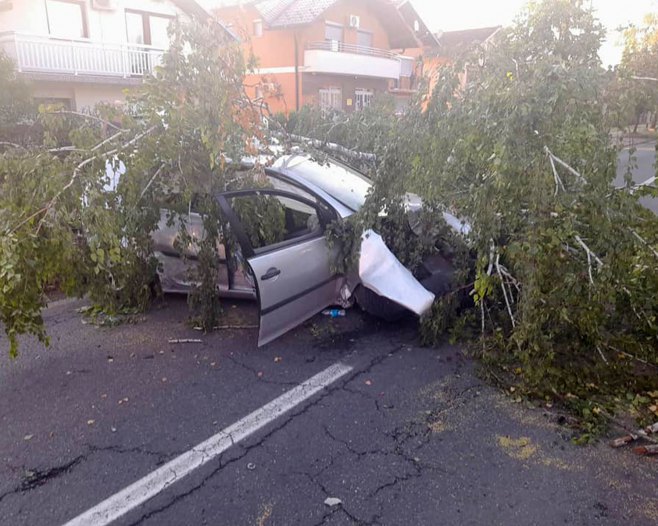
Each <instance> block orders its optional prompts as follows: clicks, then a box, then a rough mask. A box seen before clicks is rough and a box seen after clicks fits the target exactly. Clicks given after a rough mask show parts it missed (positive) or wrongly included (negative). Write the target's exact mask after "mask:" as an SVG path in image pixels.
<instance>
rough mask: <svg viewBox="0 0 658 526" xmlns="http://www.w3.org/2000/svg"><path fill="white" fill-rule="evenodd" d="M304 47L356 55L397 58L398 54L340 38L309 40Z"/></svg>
mask: <svg viewBox="0 0 658 526" xmlns="http://www.w3.org/2000/svg"><path fill="white" fill-rule="evenodd" d="M306 49H309V50H310V49H319V50H323V51H335V52H337V53H353V54H356V55H369V56H371V57H380V58H388V59H391V60H398V58H399V55H398V54H397V53H394V52H393V51H389V50H387V49H379V48H376V47H368V46H358V45H356V44H346V43H345V42H341V41H340V40H324V41H322V42H309V43H308V44H306Z"/></svg>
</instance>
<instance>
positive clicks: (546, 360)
mask: <svg viewBox="0 0 658 526" xmlns="http://www.w3.org/2000/svg"><path fill="white" fill-rule="evenodd" d="M584 4H585V3H584V2H582V1H580V0H573V1H570V0H544V1H543V2H535V3H532V4H530V5H529V7H528V8H527V9H526V10H525V11H524V12H523V13H521V14H520V15H519V18H518V20H517V22H516V23H515V24H514V25H513V26H512V27H510V28H507V29H505V30H503V31H502V32H501V33H499V34H498V35H497V37H496V40H495V44H494V45H491V46H487V47H486V48H481V49H474V50H471V51H472V53H470V54H469V53H466V54H465V55H463V56H461V57H456V58H455V62H454V64H453V65H452V66H446V67H444V68H442V69H440V70H439V71H438V72H437V73H436V75H437V76H436V78H435V79H433V82H431V83H429V85H428V86H426V88H425V89H424V90H421V92H420V93H419V94H418V96H417V99H416V100H415V101H414V102H413V104H412V105H411V106H410V107H409V109H408V110H407V111H406V112H405V113H404V114H403V115H397V116H396V115H394V107H393V103H392V101H391V100H387V99H385V98H383V99H381V100H379V101H376V102H375V103H374V104H373V105H372V106H371V107H370V108H367V109H365V110H364V111H362V112H358V113H354V114H350V115H347V116H346V115H325V114H322V113H320V112H319V111H316V110H313V109H308V108H305V109H303V110H302V111H300V112H299V113H297V114H292V115H290V116H289V117H282V116H279V117H277V118H273V119H270V130H265V129H263V128H262V127H261V124H260V123H261V117H262V115H261V112H262V111H263V109H262V108H261V107H260V106H258V107H256V106H254V105H253V104H252V102H251V101H250V100H249V99H248V97H247V96H246V95H245V93H244V91H243V89H242V87H241V86H242V79H243V76H244V73H245V71H246V69H247V68H248V67H249V64H247V63H245V61H244V59H243V57H242V54H241V51H240V49H239V48H238V47H237V46H236V45H234V44H231V43H229V42H227V41H225V40H224V36H223V34H221V32H220V30H219V29H217V28H215V27H213V26H202V25H198V24H197V25H194V26H191V27H179V28H177V29H176V30H175V31H174V42H173V45H172V48H171V50H170V51H169V53H168V54H167V55H166V56H165V61H164V64H163V66H162V68H161V69H160V71H159V72H158V75H157V77H154V78H153V79H150V80H149V81H148V82H147V83H146V84H145V86H144V87H143V89H142V90H141V91H139V92H138V93H137V94H136V95H135V96H134V97H133V98H132V99H131V103H130V105H129V106H128V107H129V111H127V110H126V109H123V108H116V107H103V108H98V109H97V113H96V114H93V115H79V114H74V113H71V112H66V111H63V110H62V109H61V108H55V107H41V108H40V109H39V111H38V112H35V111H33V109H32V108H30V106H29V100H24V101H21V99H20V97H10V98H9V99H0V104H1V105H2V107H1V108H0V130H1V131H2V136H0V141H2V142H0V320H1V321H2V323H3V325H4V328H5V331H6V333H7V335H8V337H9V339H10V342H11V352H12V353H13V354H15V353H16V352H17V350H18V340H17V337H18V335H20V334H26V333H27V334H34V335H36V336H38V337H39V338H41V339H42V340H43V341H47V335H46V333H45V329H44V326H43V320H42V319H41V310H42V309H43V307H44V304H45V299H44V295H43V290H44V286H45V285H46V284H48V283H51V282H53V281H57V282H58V283H60V286H61V287H62V289H63V290H64V292H66V293H67V294H85V293H86V294H88V295H89V297H90V298H91V300H92V302H93V303H94V304H95V305H97V306H98V308H99V309H102V310H103V311H105V312H118V311H122V310H129V311H134V310H139V309H144V308H145V307H146V306H147V304H148V302H149V300H150V298H151V293H152V278H153V275H154V271H155V265H156V263H155V260H154V258H153V255H152V251H151V246H150V237H149V234H150V232H151V231H153V229H154V228H155V226H156V224H157V222H158V220H159V219H160V214H159V208H160V206H159V205H160V203H161V202H162V200H163V199H165V197H166V195H168V193H170V192H171V191H172V190H175V191H176V192H180V193H182V194H183V195H185V196H186V197H187V198H188V200H189V199H191V197H192V195H212V194H213V192H216V191H218V190H225V189H232V188H239V187H240V186H241V185H243V184H244V183H245V181H247V180H249V179H250V178H251V176H252V174H251V173H250V172H248V171H247V172H237V171H236V169H235V165H234V164H233V163H231V162H230V160H232V159H239V158H241V157H242V156H243V155H247V154H252V153H255V139H257V140H259V141H263V142H266V141H267V139H268V135H269V134H275V135H277V137H278V139H279V140H281V141H283V142H284V144H288V143H289V142H290V141H291V140H292V139H291V137H293V136H304V137H311V138H315V139H318V140H319V141H320V145H319V146H320V147H319V148H316V150H323V148H322V146H323V145H326V144H327V143H336V144H339V145H342V146H344V147H345V148H346V149H347V150H350V151H361V152H369V153H372V154H374V158H371V157H366V158H363V157H361V158H357V159H355V158H354V156H353V155H350V154H349V152H348V151H346V150H342V152H341V151H339V152H337V151H336V150H335V149H332V150H331V153H332V154H333V155H338V156H341V155H343V156H346V157H347V159H346V160H348V161H350V162H352V164H354V163H357V164H358V165H359V167H360V168H361V169H362V170H364V171H365V172H367V173H368V174H369V175H370V177H371V178H372V179H373V181H374V183H375V184H374V187H373V191H372V192H371V194H370V195H369V197H368V199H367V201H366V205H365V206H364V208H363V209H362V210H361V211H360V212H359V214H357V216H356V217H354V218H353V219H352V220H351V221H350V222H349V223H347V224H346V225H345V226H342V227H338V226H334V227H333V228H331V229H330V231H329V234H328V235H329V238H330V241H331V242H332V243H335V244H338V245H339V246H341V249H342V251H343V255H344V256H345V258H344V260H345V261H354V260H356V258H357V257H358V247H359V242H358V240H359V237H360V234H361V232H363V230H364V229H365V228H375V229H376V230H378V231H380V232H381V233H382V235H383V236H384V238H385V240H386V241H387V242H388V244H389V246H390V247H391V249H392V250H393V251H394V252H396V253H397V254H398V255H399V256H400V257H401V259H404V260H403V262H404V263H405V264H406V265H408V266H410V267H412V268H413V265H414V263H415V262H418V261H420V260H421V258H422V257H423V255H424V254H425V253H426V251H428V250H435V249H436V247H437V243H438V245H439V247H440V248H441V249H442V251H443V252H449V253H450V254H451V257H452V258H453V261H454V262H455V264H456V266H457V268H458V269H459V272H457V275H456V278H455V283H454V287H453V290H452V291H451V292H450V293H448V294H447V295H446V296H445V297H443V298H441V299H439V300H438V301H437V302H436V303H435V305H434V307H433V309H432V312H431V314H430V315H429V316H426V317H425V318H424V319H423V320H422V321H421V324H420V333H421V337H422V339H423V341H424V342H426V343H427V344H434V343H436V342H439V341H441V340H443V339H445V338H450V339H452V340H455V341H460V342H465V343H466V345H467V346H468V348H469V349H471V351H472V353H473V354H474V355H475V356H477V357H478V358H479V360H480V362H481V363H482V365H483V371H484V372H485V374H486V375H488V376H489V377H490V378H491V379H492V380H493V381H495V382H496V383H498V384H499V385H501V386H502V387H503V388H505V389H506V390H507V391H508V392H509V393H510V394H511V395H512V396H514V397H517V396H529V397H532V398H533V399H538V400H541V401H542V403H546V404H549V405H557V404H559V405H560V406H562V407H565V408H567V409H569V410H570V411H572V412H574V413H575V414H577V415H578V416H579V417H580V420H581V422H582V427H581V431H582V433H581V439H582V440H587V439H589V438H590V437H591V436H594V435H595V434H596V433H598V432H600V430H601V429H602V428H603V427H604V426H605V424H606V423H607V422H608V421H609V419H610V418H613V417H614V415H615V414H617V413H619V412H620V411H628V410H630V411H631V412H632V414H633V415H634V416H635V417H636V418H637V419H638V420H639V422H640V423H643V424H644V423H647V422H649V421H655V420H656V417H657V416H658V374H657V373H658V370H657V369H658V272H656V269H657V268H658V218H657V217H656V216H655V215H653V214H652V213H651V212H649V211H648V210H646V209H645V208H643V207H642V206H640V205H639V204H638V197H640V196H641V195H645V194H646V195H648V194H652V195H656V193H657V192H656V190H655V188H654V187H652V186H643V187H640V188H638V187H635V186H634V184H633V182H632V181H631V178H630V174H629V175H628V177H627V178H626V183H625V185H624V187H623V188H619V189H615V188H613V187H612V181H613V179H614V177H615V173H616V163H617V152H618V144H616V142H615V140H613V139H612V138H611V137H612V135H611V130H612V128H619V127H620V126H621V125H627V124H629V123H632V122H637V114H638V112H639V111H640V109H642V111H646V110H647V108H651V107H653V108H656V107H657V106H658V104H657V103H656V99H655V98H654V99H651V97H653V96H654V95H652V93H654V91H652V90H654V88H655V87H658V82H657V83H655V86H654V85H653V84H650V82H651V81H648V80H643V81H638V80H636V79H634V78H633V77H637V76H642V77H651V76H654V77H655V75H656V74H655V73H652V71H651V70H650V69H647V68H650V67H653V66H655V64H658V49H656V42H655V41H656V28H655V20H649V19H648V23H649V25H648V26H647V28H646V29H642V30H637V29H636V30H628V31H627V32H626V39H627V40H626V42H627V46H626V52H625V55H624V62H623V64H622V66H621V67H620V68H619V70H618V71H617V72H606V71H605V70H604V69H603V68H602V67H601V64H600V61H599V58H598V50H599V47H600V44H601V41H602V39H603V37H604V28H603V27H602V26H601V25H600V24H599V22H598V21H597V20H596V19H595V17H594V16H593V14H592V12H591V11H590V10H589V9H588V8H586V7H585V6H584ZM651 24H653V25H651ZM640 55H642V57H643V58H641V59H640ZM647 57H648V58H647ZM652 65H653V66H652ZM645 66H646V67H645ZM642 68H644V69H642ZM464 71H468V77H467V78H466V79H465V78H464V75H463V74H464ZM636 82H643V83H645V84H642V86H643V87H642V88H638V89H637V90H634V91H632V90H629V89H626V88H625V87H624V86H626V85H627V84H625V83H630V84H628V85H633V86H635V85H636V84H634V83H636ZM0 85H1V86H0V97H1V96H2V95H1V94H3V93H5V90H4V86H8V89H9V88H11V89H13V90H15V92H16V93H25V92H26V91H25V89H24V88H23V87H21V86H20V85H19V84H18V81H17V80H16V79H15V78H14V77H13V73H12V71H11V68H10V67H8V63H7V62H5V61H3V62H0ZM430 88H431V89H430ZM19 101H20V104H19ZM633 119H636V120H635V121H633ZM18 124H20V126H18ZM16 130H20V131H21V134H20V135H19V136H15V137H12V134H14V135H16ZM316 146H317V145H316ZM318 156H320V153H318ZM108 164H109V165H110V166H112V169H110V170H107V166H108ZM122 164H123V165H124V166H125V167H127V169H126V171H125V172H126V173H125V174H124V175H122V176H121V178H120V181H119V184H118V185H117V186H116V187H111V189H110V190H108V184H109V181H108V180H104V179H102V178H99V174H103V173H106V172H107V173H108V177H109V176H112V175H113V174H114V172H115V171H117V170H123V169H122V168H121V165H122ZM109 178H111V177H109ZM406 192H414V193H416V194H417V195H419V196H420V197H422V198H423V201H424V211H423V212H422V213H421V216H420V217H419V218H418V221H419V224H420V225H421V226H422V232H421V235H420V236H418V237H411V236H409V232H408V228H407V221H406V211H405V203H404V198H405V193H406ZM201 206H202V209H201V211H202V212H203V213H204V215H205V217H206V221H205V227H206V231H207V233H208V235H207V236H206V238H204V239H203V240H192V239H185V238H183V241H182V242H183V243H199V244H200V254H199V259H200V263H201V264H200V267H199V268H200V270H199V275H198V276H196V279H197V280H198V281H199V282H200V283H201V285H200V286H199V287H198V288H197V289H196V290H195V292H194V293H193V294H192V295H191V300H190V301H191V306H192V308H193V309H194V312H195V315H196V316H198V317H199V320H200V322H201V323H202V325H203V326H204V327H205V328H206V329H211V328H212V327H213V326H214V325H216V320H217V317H218V316H219V315H220V311H221V306H220V305H219V302H218V299H217V295H216V294H215V283H216V281H217V257H218V256H217V253H216V249H215V247H216V244H217V240H218V239H219V238H221V237H222V235H223V234H222V229H223V226H222V223H221V221H220V220H219V216H218V214H217V210H216V208H215V204H214V202H213V201H212V200H210V199H208V200H207V201H206V202H205V203H202V205H201ZM383 209H386V210H387V212H388V218H389V220H387V221H382V218H381V216H380V211H381V210H383ZM443 210H449V211H451V212H452V213H454V214H455V215H457V216H458V217H460V218H462V219H463V220H464V221H465V222H467V223H468V224H469V225H470V226H471V232H470V234H469V236H468V237H467V238H463V237H460V236H459V235H456V234H454V233H452V232H451V231H450V229H449V228H448V227H447V225H446V224H445V222H444V221H443V219H442V216H441V212H442V211H443ZM175 212H176V211H174V213H175ZM179 212H180V213H181V214H182V213H183V212H185V211H184V210H181V211H179ZM172 220H173V218H172ZM402 228H405V229H406V230H404V231H402V230H401V229H402ZM410 243H414V246H413V248H412V249H410V248H409V244H410ZM403 249H404V250H403Z"/></svg>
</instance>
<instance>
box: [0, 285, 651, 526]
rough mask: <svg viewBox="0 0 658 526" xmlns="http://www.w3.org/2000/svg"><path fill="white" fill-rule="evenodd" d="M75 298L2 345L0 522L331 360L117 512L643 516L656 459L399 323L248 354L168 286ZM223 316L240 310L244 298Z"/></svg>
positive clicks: (170, 447) (201, 430) (169, 444)
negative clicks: (161, 297)
mask: <svg viewBox="0 0 658 526" xmlns="http://www.w3.org/2000/svg"><path fill="white" fill-rule="evenodd" d="M75 307H76V304H75V303H69V302H65V303H60V304H57V305H55V306H53V307H51V308H49V309H48V310H47V312H46V315H45V318H46V321H47V324H48V327H49V330H50V334H51V335H52V337H53V342H52V347H51V348H50V349H48V350H44V349H42V348H41V347H40V346H39V345H38V344H36V343H35V342H32V341H26V342H24V345H23V347H22V355H21V357H20V358H19V359H18V360H16V361H10V360H9V359H8V358H7V342H6V340H4V339H2V340H0V426H1V429H2V433H0V471H1V475H0V524H2V525H3V526H13V525H30V526H40V525H49V526H51V525H59V524H64V523H66V522H67V521H69V520H71V519H73V518H75V517H78V516H79V515H80V514H82V513H83V512H85V511H87V510H89V509H90V508H93V507H95V506H96V505H98V504H99V503H100V502H102V501H103V500H104V499H107V498H108V497H110V496H112V495H114V494H116V493H117V492H119V491H121V490H123V489H124V488H126V487H127V486H129V485H130V484H132V483H134V482H135V481H137V480H139V479H141V478H142V477H145V476H146V475H148V474H149V473H152V472H153V471H154V470H156V469H158V467H161V466H163V465H166V463H167V462H169V461H171V460H172V459H174V458H176V457H177V456H179V455H181V454H185V452H188V451H189V450H190V448H192V447H193V446H195V445H196V444H199V443H200V442H202V441H204V440H206V439H207V438H209V437H211V436H213V435H215V434H216V433H218V431H220V430H221V429H223V428H226V427H227V426H229V425H231V424H233V423H234V422H237V421H239V420H240V419H242V418H244V417H245V416H246V415H248V414H249V413H251V412H252V411H255V410H257V409H258V408H260V407H262V406H263V405H264V404H267V403H268V402H270V401H272V400H273V399H275V398H277V397H279V396H280V395H282V393H286V392H288V391H290V390H292V389H295V388H296V386H298V385H299V384H300V383H301V382H304V381H305V380H307V379H308V378H310V377H312V376H314V375H316V374H317V373H319V372H320V371H323V370H325V369H326V368H327V367H329V366H331V365H332V364H335V363H337V362H340V363H343V364H347V365H349V366H350V367H352V368H353V369H352V370H351V371H350V372H349V373H348V374H346V375H344V376H342V377H341V378H340V379H338V380H337V381H335V382H334V383H332V384H330V385H329V386H327V388H326V389H323V390H322V391H320V392H319V393H317V394H315V395H314V396H312V397H311V398H308V399H307V400H305V401H304V402H303V403H301V404H299V405H297V406H295V407H294V408H292V409H291V410H290V411H289V412H287V413H285V414H282V415H280V416H278V417H277V418H275V419H274V420H273V421H272V422H271V423H270V424H268V425H267V426H265V427H263V428H262V429H260V430H258V431H256V432H255V433H253V434H252V435H250V436H249V437H247V438H246V439H244V440H242V441H239V442H237V443H235V444H234V445H232V446H231V447H229V448H228V449H226V451H225V452H223V453H222V454H220V455H218V456H217V457H214V458H212V459H211V460H210V461H208V462H207V463H206V464H205V465H203V466H202V467H200V468H198V469H196V470H194V471H193V472H192V473H191V474H189V475H188V476H186V477H181V478H180V479H176V480H175V482H173V483H172V484H170V485H168V486H167V487H166V488H165V489H164V490H163V491H161V492H160V493H158V494H157V495H156V496H155V497H153V498H152V499H151V500H149V501H147V502H145V503H144V504H141V505H139V506H137V507H136V508H134V509H132V510H130V511H129V512H128V513H126V514H125V515H124V516H122V517H121V518H120V519H119V520H117V521H116V524H119V525H129V524H139V525H144V526H146V525H149V526H150V525H154V526H155V525H158V526H160V525H203V524H208V525H230V526H234V525H254V526H262V525H286V526H287V525H296V524H299V525H316V524H327V525H343V524H344V525H349V524H386V525H441V524H447V525H452V524H460V525H461V524H486V525H496V524H500V525H509V524H524V525H526V524H527V525H530V524H532V525H555V524H569V525H590V524H597V525H598V524H601V525H618V524H622V523H623V524H629V525H649V524H656V523H658V494H657V493H656V480H657V479H656V475H657V467H658V463H657V462H656V461H655V460H652V459H647V458H640V457H636V456H634V455H633V454H632V453H631V452H630V451H626V450H612V449H610V448H609V447H608V446H607V445H605V444H600V445H598V446H593V447H587V448H582V447H577V446H573V445H572V444H571V442H570V437H571V431H570V430H569V428H568V427H566V426H562V425H560V424H559V423H558V421H557V418H556V415H554V414H552V413H547V412H545V411H544V410H542V409H537V408H534V409H533V408H529V407H525V406H524V404H520V403H514V401H513V399H512V398H510V397H507V396H504V395H503V394H501V393H500V392H498V391H496V390H495V389H493V388H490V387H488V386H486V385H483V384H482V382H481V381H479V380H478V379H477V377H476V375H475V374H474V372H473V365H472V364H471V363H470V362H469V361H468V360H467V359H465V358H464V357H463V356H462V354H461V352H460V351H459V349H457V348H455V347H452V346H449V345H445V346H443V347H440V348H435V349H429V348H423V347H420V346H419V345H418V343H417V341H416V339H415V336H414V334H415V333H414V326H413V323H407V324H401V325H381V324H379V323H377V322H375V321H373V320H372V319H370V318H368V317H366V316H364V315H362V314H361V313H360V312H359V311H357V310H350V311H348V315H347V317H346V318H339V319H336V320H330V319H327V318H324V317H322V316H319V317H316V318H314V319H313V320H311V321H310V322H308V323H307V324H306V325H304V326H303V327H301V328H299V329H298V330H296V331H293V332H292V333H290V334H288V335H286V336H284V337H283V338H281V339H279V340H277V341H275V342H273V343H272V344H270V345H268V346H266V347H264V348H261V349H258V348H257V347H256V343H255V342H256V335H255V331H254V330H253V329H246V330H229V331H222V332H217V333H214V334H209V335H203V334H200V333H198V332H196V331H194V330H193V329H191V328H190V327H189V326H188V325H187V324H186V323H185V320H186V317H187V309H186V305H185V301H184V300H183V299H181V298H176V297H169V298H167V302H166V304H161V305H159V306H156V307H155V308H154V309H153V310H152V311H151V312H149V313H148V314H147V315H146V316H145V318H144V319H143V320H140V321H139V322H138V323H135V324H131V325H122V326H118V327H114V328H96V327H92V326H90V325H84V324H83V323H82V321H81V318H80V315H79V314H78V313H77V312H76V311H75ZM227 311H228V317H229V323H231V324H233V325H243V324H252V323H254V314H255V313H254V307H253V306H251V305H248V304H238V305H237V306H236V307H234V308H231V307H230V306H229V307H228V308H227ZM3 338H4V337H3ZM169 338H200V339H202V341H203V342H202V343H196V344H194V343H189V344H169V343H168V339H169ZM327 497H335V498H338V499H340V500H341V501H342V504H339V505H336V506H334V507H329V506H327V505H326V504H325V503H324V501H325V499H326V498H327ZM90 524H91V523H90Z"/></svg>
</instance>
